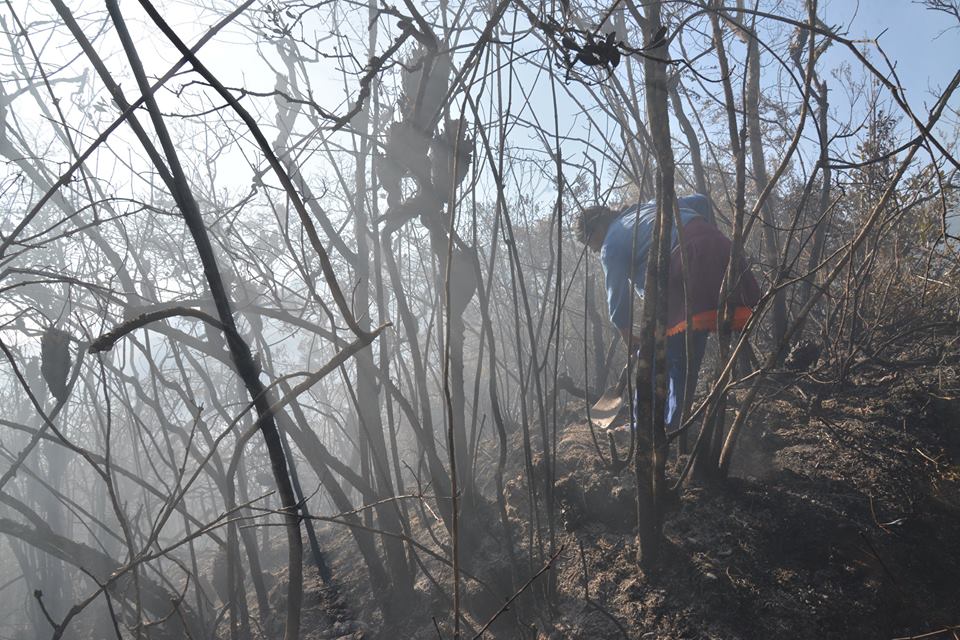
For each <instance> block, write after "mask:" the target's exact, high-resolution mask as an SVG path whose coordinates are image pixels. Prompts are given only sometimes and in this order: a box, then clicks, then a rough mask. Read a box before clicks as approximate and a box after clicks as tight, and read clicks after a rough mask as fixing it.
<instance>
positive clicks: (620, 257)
mask: <svg viewBox="0 0 960 640" xmlns="http://www.w3.org/2000/svg"><path fill="white" fill-rule="evenodd" d="M623 249H624V247H621V246H619V245H618V243H617V242H616V241H614V242H611V243H609V244H606V245H604V247H603V250H602V251H601V253H600V263H601V264H602V265H603V275H604V283H605V285H606V289H607V308H608V310H609V312H610V322H611V323H612V324H613V326H615V327H616V328H617V331H619V332H620V336H621V337H622V338H623V341H624V342H625V343H626V344H628V345H631V346H632V347H634V348H635V347H637V346H639V338H638V337H637V336H635V335H634V333H633V323H632V322H631V320H632V318H631V313H630V311H631V303H632V302H633V300H632V296H633V290H632V289H633V286H632V284H633V283H632V280H631V275H632V274H631V273H630V264H631V260H630V253H629V251H624V250H623ZM631 249H632V247H631Z"/></svg>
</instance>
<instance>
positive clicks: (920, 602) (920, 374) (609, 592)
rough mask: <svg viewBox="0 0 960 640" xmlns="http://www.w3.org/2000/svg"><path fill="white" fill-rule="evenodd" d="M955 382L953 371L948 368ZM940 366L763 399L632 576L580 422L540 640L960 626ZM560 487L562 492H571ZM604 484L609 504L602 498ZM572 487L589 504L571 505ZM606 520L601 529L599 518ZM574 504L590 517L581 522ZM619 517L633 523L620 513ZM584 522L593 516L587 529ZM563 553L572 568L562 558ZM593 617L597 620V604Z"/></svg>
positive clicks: (624, 536)
mask: <svg viewBox="0 0 960 640" xmlns="http://www.w3.org/2000/svg"><path fill="white" fill-rule="evenodd" d="M948 373H950V374H952V375H955V371H948ZM942 375H943V371H942V370H941V371H934V370H913V371H902V372H900V373H898V374H885V375H884V374H882V373H878V374H876V375H869V374H868V375H865V376H861V377H857V378H855V379H854V380H853V381H852V382H851V383H849V384H847V385H843V386H827V385H815V384H813V383H811V382H809V381H808V382H806V383H803V382H801V387H802V390H801V389H798V388H797V387H792V388H788V389H787V391H786V392H784V393H781V394H780V398H779V399H776V400H769V401H767V402H765V403H764V404H763V411H762V412H760V413H758V414H757V415H754V416H753V417H752V418H751V426H750V430H749V433H748V434H747V436H746V438H745V440H746V441H745V442H744V443H743V447H742V450H741V451H739V452H738V453H739V458H740V461H739V464H738V468H737V469H736V475H737V476H738V477H736V478H733V479H731V481H730V482H729V483H728V485H727V486H726V487H724V488H723V489H721V490H714V491H707V490H704V489H690V490H687V491H686V492H685V493H684V494H683V497H682V499H681V502H680V504H679V506H678V508H677V509H676V510H674V511H673V512H672V513H670V514H669V515H668V517H667V520H666V525H665V532H666V536H667V539H668V549H667V560H666V562H665V568H664V570H663V572H662V574H661V575H660V576H659V577H657V578H656V579H654V580H648V579H644V578H641V577H640V576H639V575H638V573H637V571H636V569H635V563H634V560H633V558H634V556H635V551H636V549H635V546H634V545H635V541H634V536H633V534H632V532H631V531H629V530H625V528H624V526H623V514H622V510H619V512H618V507H620V506H621V505H624V504H626V503H627V502H628V501H629V500H630V499H631V498H632V495H631V492H630V489H629V487H630V485H631V479H630V477H629V474H630V472H629V471H627V472H624V477H623V479H622V482H620V483H617V482H616V481H611V479H610V478H609V476H608V474H605V472H603V471H598V470H597V469H596V468H595V467H594V463H593V460H595V458H596V456H595V455H593V456H584V455H583V452H584V450H591V451H592V450H593V445H592V443H591V441H590V436H589V432H588V430H587V429H586V427H585V426H584V425H574V426H572V427H570V428H569V429H568V431H567V433H566V437H565V438H564V440H563V442H564V445H563V447H562V449H561V452H562V453H561V456H562V459H563V463H564V464H565V470H564V471H565V473H564V474H563V476H562V477H561V481H560V483H561V488H563V487H567V488H568V490H567V491H566V492H565V498H566V503H567V510H566V514H567V517H568V521H569V523H570V527H569V529H570V530H569V532H568V533H567V534H566V535H565V540H564V541H565V543H566V544H567V548H568V549H573V550H575V555H576V556H579V554H580V548H581V545H582V549H583V554H584V560H585V565H586V586H587V589H588V591H589V596H590V599H591V602H594V603H596V604H595V605H591V604H587V603H586V601H585V598H584V594H585V587H584V585H585V581H584V563H582V562H581V561H580V558H579V557H576V558H573V557H570V558H568V559H567V561H566V562H564V563H563V564H562V565H561V568H560V572H561V577H560V585H561V591H562V596H563V597H562V604H561V606H560V607H559V609H560V611H562V612H563V613H562V617H561V619H560V621H559V622H558V623H557V624H556V626H555V628H554V629H553V630H550V631H548V630H544V634H543V635H545V636H547V637H551V638H554V637H555V638H619V637H628V638H645V639H646V638H651V639H653V638H664V639H666V638H671V639H674V638H690V639H693V638H717V639H724V640H733V639H737V638H743V639H748V638H811V639H812V638H895V637H909V636H912V635H919V634H924V633H929V632H933V631H937V630H944V631H943V632H941V633H939V634H937V635H931V636H925V637H929V638H953V637H954V635H953V633H952V631H950V630H948V629H949V628H950V627H951V626H952V625H960V465H958V464H957V462H958V461H960V411H958V403H957V402H956V400H948V399H943V397H938V395H939V393H941V392H940V391H939V390H940V389H942V388H943V386H944V385H943V380H942ZM570 487H574V488H573V489H571V488H570ZM603 488H607V489H611V491H609V492H608V495H613V496H615V498H614V499H612V500H608V501H607V502H606V503H605V502H604V501H603V495H604V491H603ZM584 493H586V494H587V495H586V496H585V498H584ZM604 510H606V511H607V516H608V517H607V518H605V519H606V522H597V521H595V518H597V517H603V512H604ZM584 511H586V512H589V513H584ZM630 515H631V517H632V514H630ZM591 520H593V521H591ZM574 560H575V561H574ZM601 608H602V609H604V610H605V612H602V611H600V609H601Z"/></svg>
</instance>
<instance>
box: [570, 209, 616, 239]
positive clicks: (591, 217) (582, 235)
mask: <svg viewBox="0 0 960 640" xmlns="http://www.w3.org/2000/svg"><path fill="white" fill-rule="evenodd" d="M616 214H617V212H616V211H614V210H613V209H611V208H610V207H608V206H607V205H605V204H596V205H593V206H592V207H587V208H586V209H581V210H580V215H578V216H577V219H576V220H575V221H574V227H573V229H574V231H575V232H576V234H577V240H579V241H580V242H582V243H584V244H586V242H587V240H588V239H589V238H590V235H591V234H592V233H593V230H594V229H596V228H597V226H598V225H601V224H606V223H608V222H610V220H612V219H613V217H614V216H615V215H616Z"/></svg>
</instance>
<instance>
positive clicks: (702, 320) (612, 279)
mask: <svg viewBox="0 0 960 640" xmlns="http://www.w3.org/2000/svg"><path fill="white" fill-rule="evenodd" d="M677 202H678V204H679V206H680V222H681V224H682V225H683V241H684V246H683V253H684V254H685V255H686V257H687V260H688V261H689V263H690V264H689V265H688V272H689V273H688V276H689V281H688V282H687V283H686V287H684V283H683V278H682V262H681V259H680V256H681V251H680V248H679V246H678V239H679V236H680V234H679V233H678V232H677V229H676V226H675V225H674V228H673V237H672V252H671V254H670V274H669V279H668V284H667V294H666V297H667V369H668V371H667V373H668V380H669V381H668V388H667V408H666V411H667V413H666V417H665V421H666V425H667V431H668V432H669V431H674V430H676V429H677V428H679V427H680V416H681V414H682V413H683V406H684V391H685V389H684V382H685V378H686V373H687V364H688V362H689V365H690V372H691V377H690V389H691V391H692V390H693V389H695V388H696V386H697V378H698V376H699V373H700V365H701V363H702V362H703V353H704V350H705V348H706V344H707V335H708V334H709V333H710V332H711V331H716V330H717V318H718V315H719V313H718V309H719V295H720V285H721V283H722V281H723V278H724V275H725V274H726V270H727V262H728V261H729V259H730V241H729V240H728V239H727V237H726V236H724V235H723V233H721V232H720V230H719V229H717V227H716V226H714V224H713V215H712V210H711V208H710V201H709V200H708V199H707V197H706V196H703V195H700V194H695V195H692V196H686V197H683V198H678V199H677ZM656 217H657V206H656V203H648V204H644V205H635V206H632V207H628V208H627V209H625V210H622V211H619V212H617V211H614V210H612V209H610V208H609V207H606V206H604V205H598V206H594V207H590V208H588V209H584V210H583V211H581V212H580V216H579V217H578V218H577V220H576V223H575V224H576V232H577V238H578V239H579V240H580V242H583V243H584V244H586V245H587V246H588V247H589V248H590V249H592V250H593V251H595V252H599V253H600V262H601V264H602V265H603V273H604V277H605V279H606V288H607V306H608V307H609V311H610V321H611V322H612V323H613V325H614V326H615V327H616V328H617V330H618V331H619V332H620V335H621V336H623V339H624V341H625V342H627V343H628V344H630V345H634V346H635V345H636V344H637V342H638V340H637V338H636V336H635V335H634V333H633V325H632V322H631V283H632V285H633V286H632V288H633V289H635V290H636V291H637V294H639V295H641V296H642V295H643V285H644V278H645V273H646V267H647V255H648V253H649V251H650V246H651V245H652V243H653V229H654V223H655V222H656ZM735 274H736V276H737V277H736V281H735V282H734V286H733V287H732V292H731V295H730V299H731V300H732V301H733V323H732V328H733V330H735V331H739V330H740V329H743V327H744V325H745V324H746V322H747V319H748V318H749V317H750V314H751V310H752V308H753V307H754V306H755V305H756V303H757V301H758V300H759V298H760V289H759V287H758V286H757V281H756V280H755V279H754V278H753V275H752V274H751V273H750V270H749V269H748V268H747V266H746V263H745V262H744V261H741V263H740V264H739V265H738V266H737V269H736V271H735ZM684 289H686V292H684ZM685 301H688V302H689V304H690V311H691V315H692V318H691V321H692V323H693V326H692V327H687V309H686V307H685ZM687 330H690V331H692V334H691V336H690V337H691V339H692V345H691V346H692V350H691V352H690V353H689V354H688V353H687V349H686V336H685V332H686V331H687Z"/></svg>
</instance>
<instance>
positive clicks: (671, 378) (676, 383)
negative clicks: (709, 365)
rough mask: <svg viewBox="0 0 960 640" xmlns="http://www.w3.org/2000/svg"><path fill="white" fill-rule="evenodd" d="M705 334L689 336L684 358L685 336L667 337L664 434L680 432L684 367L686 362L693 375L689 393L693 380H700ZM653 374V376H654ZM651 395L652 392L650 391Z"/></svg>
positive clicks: (699, 332) (635, 421)
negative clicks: (688, 345) (688, 350)
mask: <svg viewBox="0 0 960 640" xmlns="http://www.w3.org/2000/svg"><path fill="white" fill-rule="evenodd" d="M708 335H709V333H708V332H707V331H694V332H693V333H691V334H690V337H691V339H692V344H691V347H692V351H691V352H690V357H689V358H688V357H687V336H686V333H685V332H680V333H678V334H676V335H672V336H669V337H667V406H666V408H665V411H666V414H665V415H664V423H665V424H666V429H667V433H670V432H671V431H676V430H677V429H679V428H680V416H681V415H682V414H683V400H684V393H683V392H684V381H685V378H686V375H687V364H688V360H689V365H690V370H691V372H692V373H693V375H692V376H691V378H690V391H691V392H693V391H694V390H695V389H696V388H697V380H698V379H699V377H700V365H701V364H703V353H704V351H706V348H707V336H708ZM654 373H655V372H654ZM651 391H652V390H651ZM639 392H640V390H639V389H637V394H638V395H637V399H636V400H635V402H634V405H633V406H634V416H633V423H634V425H636V424H637V423H638V416H637V415H636V408H637V407H639V406H640V402H639Z"/></svg>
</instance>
